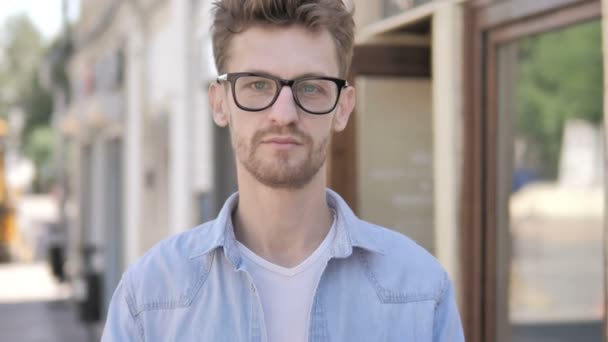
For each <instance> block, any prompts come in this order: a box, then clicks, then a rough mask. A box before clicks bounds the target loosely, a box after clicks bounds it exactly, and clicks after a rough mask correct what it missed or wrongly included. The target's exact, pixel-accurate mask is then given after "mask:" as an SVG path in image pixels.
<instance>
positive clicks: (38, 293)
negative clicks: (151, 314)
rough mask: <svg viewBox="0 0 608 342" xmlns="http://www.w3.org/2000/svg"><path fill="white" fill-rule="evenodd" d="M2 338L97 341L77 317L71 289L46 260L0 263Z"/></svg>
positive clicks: (17, 341) (10, 341) (29, 341)
mask: <svg viewBox="0 0 608 342" xmlns="http://www.w3.org/2000/svg"><path fill="white" fill-rule="evenodd" d="M0 284H1V285H0V332H1V333H0V336H1V337H0V340H2V341H3V342H4V341H6V342H13V341H15V342H38V341H40V342H43V341H44V342H88V341H94V340H98V339H99V337H98V336H95V337H93V336H89V333H88V330H87V329H86V327H85V326H84V325H82V324H81V323H80V322H79V321H78V320H77V316H76V311H75V307H74V304H73V303H72V302H70V301H69V299H68V296H69V290H68V289H67V288H66V287H65V286H62V285H60V284H58V283H57V282H56V281H55V280H54V279H53V278H52V276H51V274H50V272H49V270H48V268H47V266H46V264H45V263H32V264H0Z"/></svg>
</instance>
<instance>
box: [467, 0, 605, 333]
mask: <svg viewBox="0 0 608 342" xmlns="http://www.w3.org/2000/svg"><path fill="white" fill-rule="evenodd" d="M465 16H466V20H465V22H467V26H466V27H465V30H466V33H465V36H466V37H469V39H468V40H467V41H465V49H464V50H465V54H466V55H467V56H466V57H465V59H464V60H465V62H464V64H465V65H463V70H464V72H465V73H464V75H471V77H470V78H467V79H466V80H465V87H466V89H467V94H466V95H465V99H464V100H465V102H464V106H465V111H464V113H468V114H467V115H465V125H464V129H465V134H464V139H465V140H464V146H465V161H464V163H463V167H464V170H463V175H464V176H463V187H462V189H463V190H462V195H461V199H462V203H463V206H462V207H461V215H460V219H461V222H460V227H461V233H462V236H461V241H462V250H461V251H462V252H461V261H462V264H461V265H462V275H463V278H462V285H463V293H464V296H463V298H464V300H465V301H466V303H464V305H463V308H464V312H463V324H464V327H465V331H466V333H467V340H468V341H473V342H482V341H493V340H494V339H495V334H496V297H497V296H496V281H495V273H496V246H497V236H496V230H495V225H496V222H495V218H496V215H497V212H496V203H497V197H496V196H497V192H496V186H497V169H496V162H497V159H496V154H495V153H494V152H495V151H496V148H497V139H496V137H497V133H498V131H497V130H498V127H497V122H498V117H497V65H496V57H497V48H498V46H499V45H500V44H504V43H505V42H508V41H512V40H515V39H519V38H523V37H527V36H530V35H534V34H538V33H542V32H550V31H552V30H556V29H559V28H563V27H566V26H570V25H574V24H577V23H581V22H584V21H588V20H593V19H598V18H601V16H602V14H601V1H600V0H535V1H528V0H506V1H500V2H498V1H496V0H471V1H470V2H469V3H468V5H467V8H466V11H465ZM467 61H469V63H467ZM470 61H472V63H470ZM604 319H605V318H604ZM604 326H606V324H604Z"/></svg>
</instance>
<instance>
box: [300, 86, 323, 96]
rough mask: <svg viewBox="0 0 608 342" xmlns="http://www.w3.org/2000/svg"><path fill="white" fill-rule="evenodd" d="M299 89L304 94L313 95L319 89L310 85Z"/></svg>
mask: <svg viewBox="0 0 608 342" xmlns="http://www.w3.org/2000/svg"><path fill="white" fill-rule="evenodd" d="M300 89H301V90H302V91H303V92H304V93H306V94H313V93H316V92H318V91H319V88H317V87H316V86H314V85H312V84H303V85H302V87H301V88H300Z"/></svg>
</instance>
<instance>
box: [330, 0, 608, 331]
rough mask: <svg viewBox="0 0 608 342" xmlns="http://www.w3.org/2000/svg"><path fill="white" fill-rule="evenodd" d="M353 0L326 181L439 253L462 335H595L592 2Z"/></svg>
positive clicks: (600, 237) (600, 250)
mask: <svg viewBox="0 0 608 342" xmlns="http://www.w3.org/2000/svg"><path fill="white" fill-rule="evenodd" d="M356 5H357V14H356V15H357V21H358V24H359V25H358V27H359V32H358V34H357V46H356V50H355V57H354V61H353V66H352V70H351V76H350V81H351V82H352V83H353V84H354V85H355V88H356V89H357V100H358V103H357V107H356V113H355V115H354V120H352V121H351V122H350V124H349V126H348V128H347V131H346V132H345V133H344V134H341V135H338V136H337V137H336V139H334V146H333V147H332V155H331V157H330V164H331V166H332V167H331V168H330V180H331V186H332V187H333V188H335V189H336V190H338V191H339V192H340V193H342V194H343V195H344V196H345V198H346V200H347V201H348V202H349V204H350V205H351V206H352V207H353V208H355V211H356V212H357V213H358V214H359V215H360V216H361V217H363V218H364V219H369V220H372V221H374V222H377V223H380V224H382V225H385V226H388V227H392V228H394V229H396V230H399V231H401V232H403V233H405V234H407V235H409V236H411V237H413V238H414V239H415V240H416V241H418V243H420V244H421V245H422V246H424V247H425V248H427V249H428V250H429V251H431V252H432V253H433V254H434V255H435V256H436V257H437V258H438V259H439V260H440V261H441V263H442V264H443V265H444V266H445V267H446V269H447V270H448V272H449V274H450V275H451V277H452V279H453V280H454V282H455V284H456V289H457V292H458V302H459V306H460V309H461V313H462V317H463V323H464V326H465V330H466V334H467V340H468V341H571V340H576V341H598V340H602V339H605V332H604V330H605V323H604V322H605V319H606V310H605V300H606V299H605V298H606V291H605V275H606V267H605V261H604V258H603V255H604V253H605V249H606V247H605V246H606V244H605V238H604V236H605V234H604V231H605V222H604V216H605V214H604V207H605V204H604V203H605V200H604V199H605V196H606V190H605V187H604V180H603V179H604V175H605V169H604V166H603V164H605V161H606V156H605V148H604V141H605V134H604V133H603V132H604V130H603V129H602V127H603V122H604V119H603V117H604V115H603V112H604V108H603V100H602V99H603V91H604V90H603V89H604V84H603V75H604V72H603V69H604V64H605V62H604V61H605V60H606V57H605V55H604V54H603V52H602V20H601V18H602V10H601V1H599V0H596V1H592V0H580V1H579V0H565V1H519V0H502V1H501V0H479V1H478V0H469V1H466V0H464V1H458V0H454V1H441V0H436V1H408V0H406V1H400V0H383V1H356ZM604 37H605V36H604ZM604 39H606V38H604ZM565 75H568V76H565ZM379 151H384V153H380V152H379Z"/></svg>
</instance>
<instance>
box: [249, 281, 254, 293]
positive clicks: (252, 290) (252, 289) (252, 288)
mask: <svg viewBox="0 0 608 342" xmlns="http://www.w3.org/2000/svg"><path fill="white" fill-rule="evenodd" d="M249 285H251V292H255V286H253V283H250V284H249Z"/></svg>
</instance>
